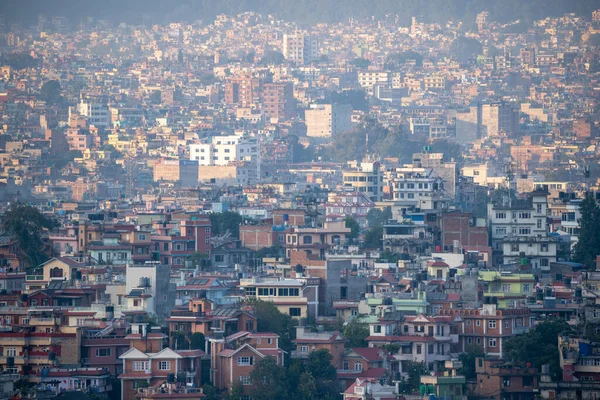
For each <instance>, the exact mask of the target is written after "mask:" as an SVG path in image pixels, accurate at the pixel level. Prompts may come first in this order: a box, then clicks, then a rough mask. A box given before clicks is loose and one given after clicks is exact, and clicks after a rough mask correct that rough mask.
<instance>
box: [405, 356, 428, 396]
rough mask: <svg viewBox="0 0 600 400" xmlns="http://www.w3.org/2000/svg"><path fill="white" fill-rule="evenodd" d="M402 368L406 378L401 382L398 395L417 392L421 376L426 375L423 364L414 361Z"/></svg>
mask: <svg viewBox="0 0 600 400" xmlns="http://www.w3.org/2000/svg"><path fill="white" fill-rule="evenodd" d="M404 367H405V368H404V372H405V373H407V374H408V378H407V379H405V380H403V381H402V382H401V384H400V393H414V392H416V391H417V390H419V386H420V383H421V375H425V374H427V368H425V363H422V362H416V361H408V362H406V364H404Z"/></svg>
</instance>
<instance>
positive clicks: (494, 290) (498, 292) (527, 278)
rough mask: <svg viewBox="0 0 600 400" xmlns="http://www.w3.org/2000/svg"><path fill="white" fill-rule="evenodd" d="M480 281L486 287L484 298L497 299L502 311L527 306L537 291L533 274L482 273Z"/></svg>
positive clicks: (480, 273)
mask: <svg viewBox="0 0 600 400" xmlns="http://www.w3.org/2000/svg"><path fill="white" fill-rule="evenodd" d="M479 280H481V281H482V282H483V285H484V296H486V297H492V298H496V299H497V301H498V308H500V309H502V308H510V307H516V306H519V305H525V304H526V303H527V297H529V296H532V295H533V293H534V290H535V277H534V276H533V274H519V273H513V272H500V271H480V272H479Z"/></svg>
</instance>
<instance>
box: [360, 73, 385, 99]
mask: <svg viewBox="0 0 600 400" xmlns="http://www.w3.org/2000/svg"><path fill="white" fill-rule="evenodd" d="M391 83H392V75H391V73H390V72H388V71H358V84H359V85H360V87H361V88H363V89H365V90H366V92H367V93H369V94H371V95H372V94H373V86H375V85H389V84H391Z"/></svg>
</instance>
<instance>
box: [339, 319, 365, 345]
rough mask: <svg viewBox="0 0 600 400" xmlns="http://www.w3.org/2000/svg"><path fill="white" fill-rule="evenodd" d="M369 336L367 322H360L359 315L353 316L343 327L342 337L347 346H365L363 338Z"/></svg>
mask: <svg viewBox="0 0 600 400" xmlns="http://www.w3.org/2000/svg"><path fill="white" fill-rule="evenodd" d="M368 336H369V324H367V323H365V322H362V321H361V320H360V317H359V316H357V317H354V318H352V319H351V320H350V322H348V324H347V325H346V326H345V327H344V337H345V338H346V339H347V340H348V342H347V345H348V347H350V348H352V347H367V341H366V340H365V339H366V338H367V337H368Z"/></svg>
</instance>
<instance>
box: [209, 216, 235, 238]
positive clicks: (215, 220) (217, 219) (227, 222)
mask: <svg viewBox="0 0 600 400" xmlns="http://www.w3.org/2000/svg"><path fill="white" fill-rule="evenodd" d="M210 222H211V224H212V233H213V235H214V236H219V235H224V234H225V233H226V232H227V231H229V232H231V235H232V236H234V237H239V236H240V224H241V223H242V222H243V219H242V216H241V215H240V214H238V213H236V212H233V211H225V212H224V213H212V214H210Z"/></svg>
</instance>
